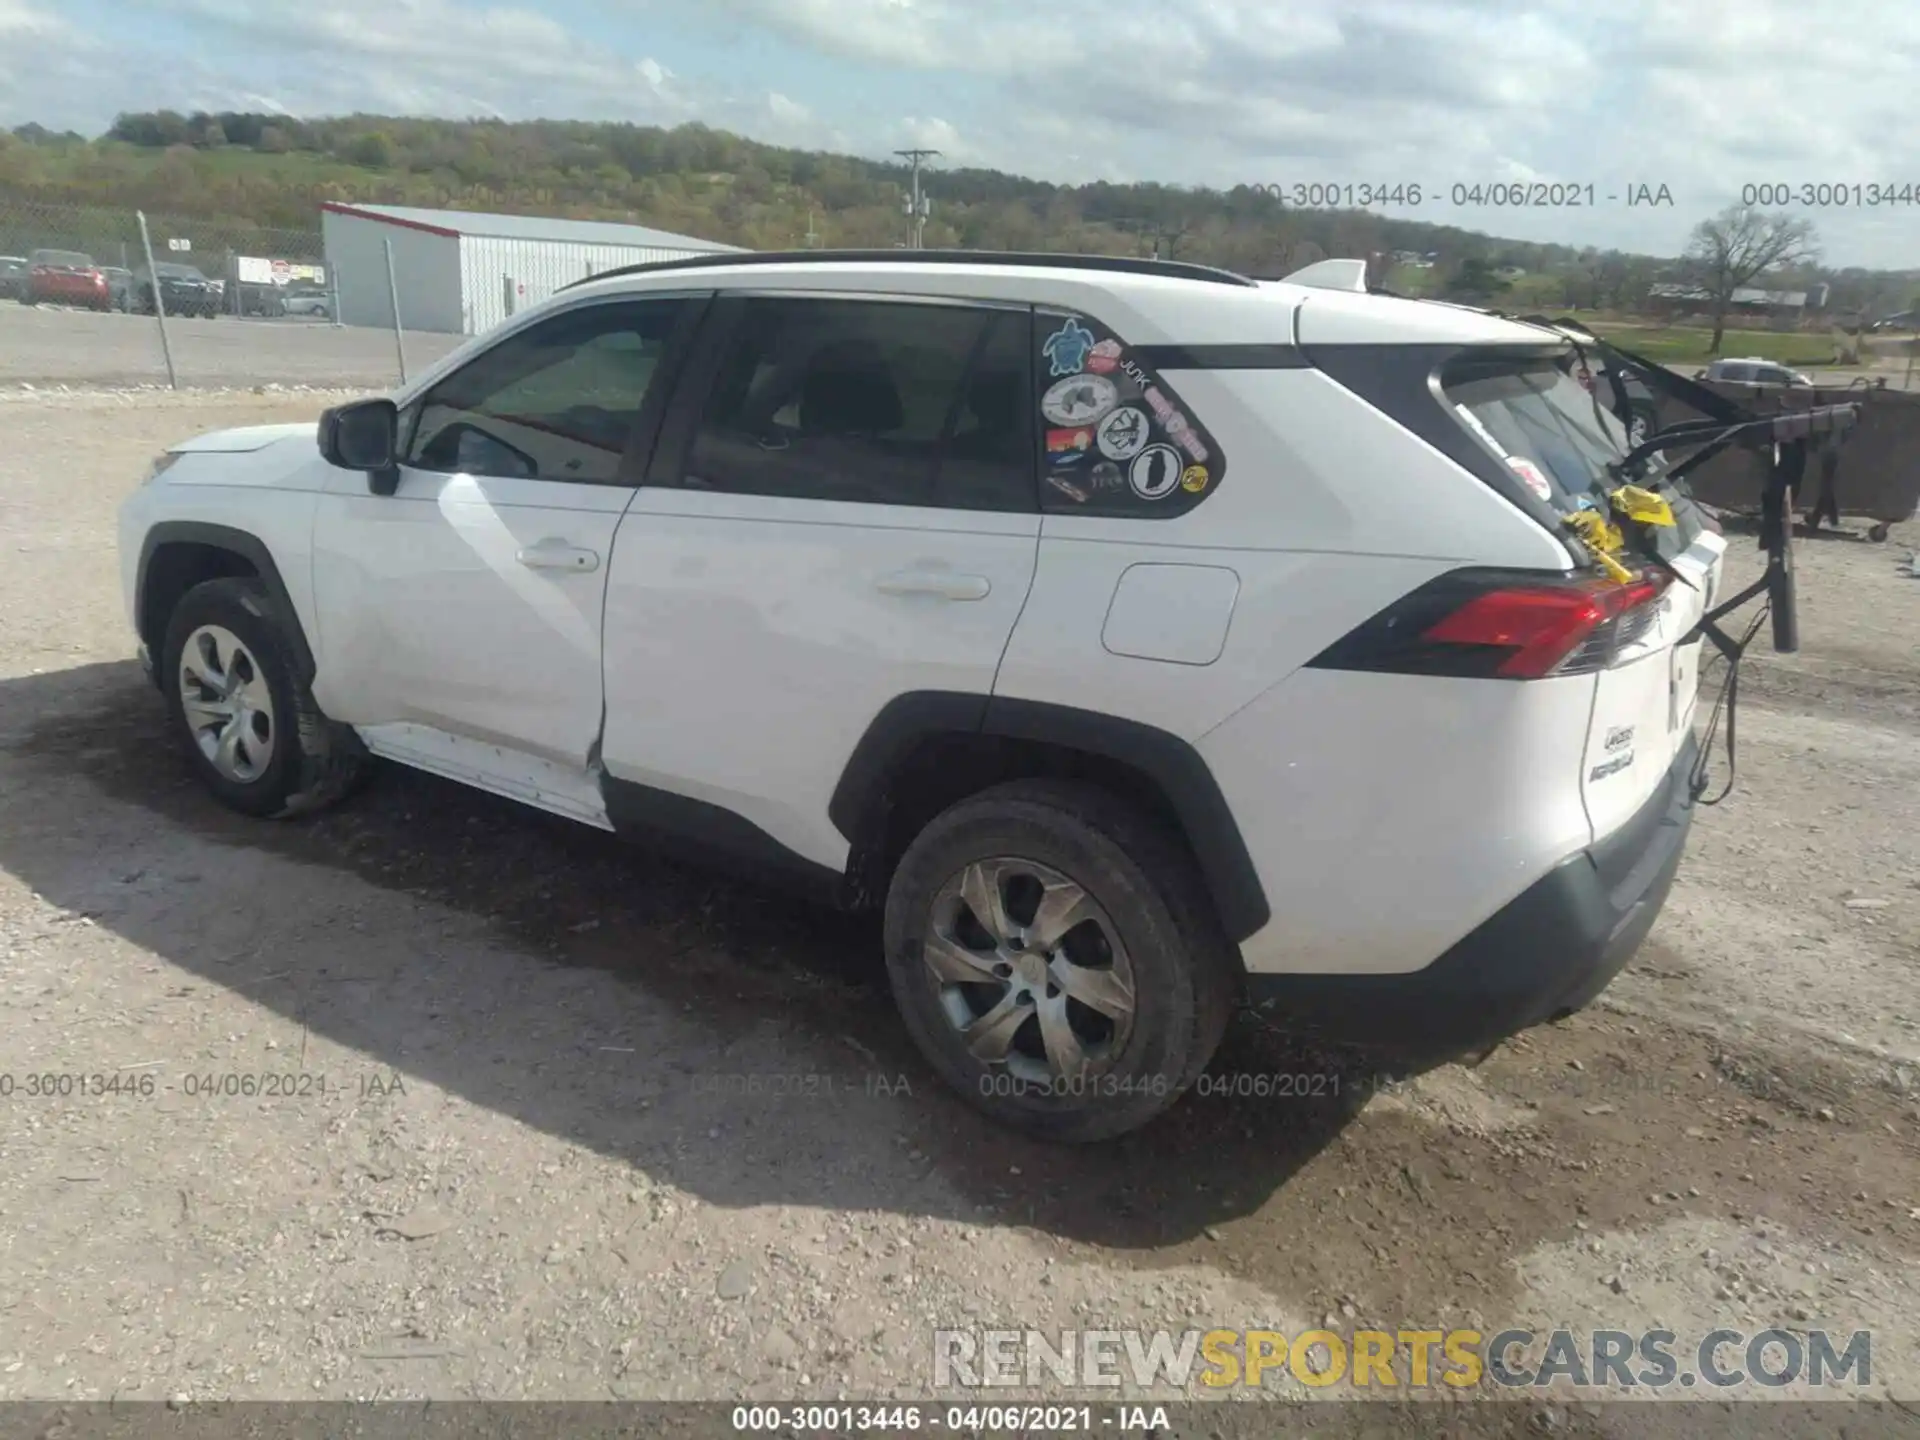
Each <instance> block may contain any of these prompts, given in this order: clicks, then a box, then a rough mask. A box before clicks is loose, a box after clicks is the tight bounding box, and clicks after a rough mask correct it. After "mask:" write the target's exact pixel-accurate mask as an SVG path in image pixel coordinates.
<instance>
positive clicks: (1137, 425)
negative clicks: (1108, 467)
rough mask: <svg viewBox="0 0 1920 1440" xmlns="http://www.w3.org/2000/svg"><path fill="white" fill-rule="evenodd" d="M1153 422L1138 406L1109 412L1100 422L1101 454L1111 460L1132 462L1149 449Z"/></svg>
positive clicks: (1122, 407) (1123, 406)
mask: <svg viewBox="0 0 1920 1440" xmlns="http://www.w3.org/2000/svg"><path fill="white" fill-rule="evenodd" d="M1151 429H1152V422H1151V421H1150V420H1148V419H1147V412H1146V411H1144V410H1142V409H1140V408H1139V407H1138V406H1136V405H1122V406H1120V407H1119V408H1118V409H1116V410H1109V411H1108V412H1107V414H1106V418H1105V419H1103V420H1102V421H1101V422H1100V430H1099V440H1100V453H1101V454H1102V455H1104V456H1106V457H1107V458H1108V459H1109V460H1131V459H1133V457H1134V456H1136V455H1138V454H1139V453H1140V452H1141V451H1142V450H1144V449H1146V448H1147V440H1148V438H1149V432H1150V431H1151Z"/></svg>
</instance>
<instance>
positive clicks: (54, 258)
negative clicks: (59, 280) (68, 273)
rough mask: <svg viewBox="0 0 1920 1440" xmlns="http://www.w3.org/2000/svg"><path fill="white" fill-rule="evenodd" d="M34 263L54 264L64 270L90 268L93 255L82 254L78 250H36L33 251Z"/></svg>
mask: <svg viewBox="0 0 1920 1440" xmlns="http://www.w3.org/2000/svg"><path fill="white" fill-rule="evenodd" d="M33 263H34V264H36V265H54V266H59V267H61V268H62V269H66V270H91V269H92V268H93V257H92V256H90V255H82V254H81V253H80V252H79V251H78V250H38V251H35V252H34V256H33Z"/></svg>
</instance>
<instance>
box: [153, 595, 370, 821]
mask: <svg viewBox="0 0 1920 1440" xmlns="http://www.w3.org/2000/svg"><path fill="white" fill-rule="evenodd" d="M290 623H291V622H290V619H289V618H288V617H283V616H282V615H281V614H280V612H279V608H278V606H277V605H276V604H275V602H274V599H273V596H272V595H271V593H270V592H269V591H268V590H267V588H266V586H264V585H262V584H261V583H260V582H259V581H258V580H253V579H223V580H209V581H207V582H205V583H204V584H201V585H196V586H195V587H194V588H193V589H191V590H189V591H188V592H187V593H186V595H185V596H183V597H182V598H181V601H180V603H179V604H178V605H177V606H176V607H175V608H174V612H173V615H172V617H171V618H170V619H169V621H168V623H167V633H166V638H165V641H164V642H163V644H162V646H161V652H160V677H161V686H162V690H163V692H164V693H165V695H166V698H167V704H168V708H169V710H170V711H171V712H172V715H171V718H172V721H173V724H174V728H175V730H176V732H177V733H178V734H179V736H180V738H181V740H182V742H183V744H184V745H185V747H186V750H187V754H188V757H189V760H190V762H191V763H192V765H193V767H194V769H195V771H196V772H197V773H198V774H199V776H200V778H201V780H202V781H203V782H204V783H205V785H206V786H207V788H208V789H209V790H211V791H212V792H213V793H214V794H215V795H216V796H217V797H219V799H220V800H222V801H223V802H225V803H226V804H227V805H230V806H231V807H233V808H234V809H235V810H239V811H242V812H244V813H246V814H249V815H262V816H271V817H274V818H285V817H289V816H294V815H301V814H306V813H308V812H311V811H314V810H318V809H321V808H322V807H324V806H326V805H328V804H331V803H332V802H333V801H335V800H338V799H339V798H340V797H341V796H343V795H345V794H346V793H347V792H348V791H349V790H350V789H352V787H353V785H354V783H355V782H356V781H357V780H358V779H359V778H360V776H361V775H362V773H363V772H364V770H365V767H366V754H365V751H364V750H363V749H362V747H361V745H360V742H359V739H358V737H357V736H355V735H354V734H353V732H352V731H351V730H350V729H348V728H347V727H346V726H343V725H335V724H333V723H332V722H331V721H329V720H328V719H327V718H326V717H325V716H324V715H322V714H321V713H320V709H319V707H318V706H317V705H315V704H314V701H313V696H312V695H311V694H310V693H309V692H308V690H307V687H306V685H305V683H304V682H303V681H302V680H301V679H300V678H299V675H298V673H297V672H296V671H295V669H294V666H293V663H292V654H291V649H290V646H289V645H288V642H287V626H288V625H289V624H290Z"/></svg>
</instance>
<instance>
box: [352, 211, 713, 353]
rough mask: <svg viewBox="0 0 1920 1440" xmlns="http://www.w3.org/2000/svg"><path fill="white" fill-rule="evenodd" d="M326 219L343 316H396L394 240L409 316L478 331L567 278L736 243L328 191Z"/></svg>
mask: <svg viewBox="0 0 1920 1440" xmlns="http://www.w3.org/2000/svg"><path fill="white" fill-rule="evenodd" d="M320 228H321V238H322V241H323V243H324V245H325V248H326V255H327V265H328V267H329V269H330V270H331V271H332V273H333V275H334V277H335V280H336V283H337V284H338V286H339V306H340V320H341V323H343V324H346V325H383V326H390V325H392V324H393V308H392V302H391V300H390V298H389V291H388V288H387V242H389V241H390V242H392V246H393V278H394V284H395V287H396V288H397V289H398V290H399V294H400V319H401V321H402V323H403V324H404V325H405V326H406V328H407V329H409V330H427V331H435V332H439V333H441V334H448V335H478V334H479V333H481V332H482V331H484V330H489V329H491V328H492V327H493V326H495V325H498V324H499V323H500V322H501V321H502V320H504V319H506V318H507V316H509V315H511V314H513V313H514V312H515V311H517V310H522V309H525V308H526V307H527V306H528V305H531V304H533V303H534V302H535V301H537V300H542V299H545V298H546V297H547V296H548V295H551V294H552V293H553V292H554V291H556V290H558V289H559V288H560V287H561V286H563V285H571V284H572V283H573V282H574V281H576V280H581V279H584V278H586V276H588V275H590V274H597V273H599V272H600V271H603V270H611V269H613V268H615V267H616V266H620V265H640V264H645V263H647V262H649V261H655V260H679V259H684V258H686V257H688V256H693V255H708V254H713V253H714V252H716V251H733V250H737V249H738V248H739V247H738V246H734V245H720V244H717V243H715V242H714V241H712V240H697V239H695V238H694V237H692V236H691V235H673V234H670V233H668V232H667V231H665V230H652V229H649V228H647V227H646V226H644V225H617V224H609V223H606V222H603V221H599V220H549V219H545V218H542V217H539V216H531V215H481V214H476V213H473V212H471V211H466V210H423V209H417V208H415V207H413V206H410V205H349V204H343V203H341V202H338V201H331V200H330V201H327V202H326V203H325V204H323V205H322V206H321V214H320Z"/></svg>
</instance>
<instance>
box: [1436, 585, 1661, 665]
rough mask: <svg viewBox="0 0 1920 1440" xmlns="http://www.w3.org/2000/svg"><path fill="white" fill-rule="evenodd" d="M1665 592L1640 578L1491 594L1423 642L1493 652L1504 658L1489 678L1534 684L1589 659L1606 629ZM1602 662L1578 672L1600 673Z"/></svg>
mask: <svg viewBox="0 0 1920 1440" xmlns="http://www.w3.org/2000/svg"><path fill="white" fill-rule="evenodd" d="M1664 588H1666V587H1665V586H1664V584H1662V583H1660V582H1657V581H1654V580H1651V579H1639V580H1632V581H1629V582H1627V583H1626V584H1618V583H1615V582H1613V581H1610V580H1602V581H1597V582H1594V583H1592V584H1580V585H1541V586H1514V587H1512V588H1509V589H1501V590H1490V591H1488V592H1487V593H1486V594H1484V595H1477V596H1475V597H1474V598H1473V599H1471V600H1469V601H1468V602H1467V603H1466V604H1464V605H1462V606H1461V607H1460V608H1459V609H1458V610H1455V611H1454V612H1453V613H1452V614H1450V615H1448V616H1447V617H1446V618H1445V619H1443V620H1441V621H1440V623H1439V624H1437V625H1435V626H1433V627H1432V628H1431V629H1430V630H1428V631H1427V632H1426V636H1425V638H1426V639H1428V640H1430V641H1434V642H1437V643H1439V644H1442V645H1473V646H1492V647H1496V648H1498V649H1500V650H1502V651H1505V652H1506V654H1505V658H1503V659H1502V660H1501V661H1500V662H1499V664H1498V665H1497V666H1495V668H1494V672H1493V673H1494V674H1496V675H1500V676H1504V677H1506V678H1507V679H1510V680H1535V679H1538V678H1539V677H1541V676H1542V675H1551V674H1554V673H1555V672H1556V671H1559V670H1560V668H1561V666H1562V665H1564V664H1566V663H1567V662H1568V661H1569V660H1579V659H1586V658H1589V657H1588V656H1587V655H1586V653H1585V652H1586V651H1587V650H1590V649H1591V648H1592V643H1591V642H1593V641H1594V640H1595V639H1596V638H1598V637H1599V635H1600V632H1601V631H1602V629H1603V628H1604V627H1605V626H1607V625H1609V624H1611V623H1612V622H1613V621H1615V620H1617V619H1619V617H1621V616H1623V615H1626V614H1628V613H1629V612H1631V611H1633V610H1637V609H1638V608H1639V607H1640V606H1642V605H1645V604H1648V603H1649V602H1651V601H1653V600H1655V599H1657V598H1659V595H1660V592H1661V591H1662V590H1663V589H1664ZM1609 658H1611V655H1610V652H1609ZM1605 663H1606V662H1605V661H1604V660H1603V661H1601V663H1600V664H1592V663H1588V664H1585V665H1580V666H1578V668H1580V669H1599V668H1601V666H1602V665H1604V664H1605Z"/></svg>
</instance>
